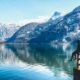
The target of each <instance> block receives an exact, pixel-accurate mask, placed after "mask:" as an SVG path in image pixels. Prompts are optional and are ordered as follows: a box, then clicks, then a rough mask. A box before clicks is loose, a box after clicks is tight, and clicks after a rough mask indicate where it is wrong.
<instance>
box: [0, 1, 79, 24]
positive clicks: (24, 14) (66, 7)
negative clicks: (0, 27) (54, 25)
mask: <svg viewBox="0 0 80 80" xmlns="http://www.w3.org/2000/svg"><path fill="white" fill-rule="evenodd" d="M79 5H80V0H0V22H3V23H21V22H22V23H25V22H29V21H43V20H46V19H48V18H49V17H51V16H52V15H53V13H54V12H55V11H58V12H61V13H62V14H66V13H68V12H70V11H72V10H73V9H74V8H76V7H77V6H79Z"/></svg>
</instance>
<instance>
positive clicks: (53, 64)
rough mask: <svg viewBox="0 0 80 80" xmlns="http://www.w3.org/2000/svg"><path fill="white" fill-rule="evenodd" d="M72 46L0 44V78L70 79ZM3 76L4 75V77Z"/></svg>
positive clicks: (9, 79)
mask: <svg viewBox="0 0 80 80" xmlns="http://www.w3.org/2000/svg"><path fill="white" fill-rule="evenodd" d="M73 49H74V47H72V46H68V47H65V46H64V47H63V46H57V47H52V46H49V45H47V44H46V45H37V46H36V45H27V44H25V45H24V44H14V45H13V44H12V45H10V44H7V45H0V65H1V67H0V78H1V79H0V80H5V79H6V80H22V79H23V80H55V79H57V80H72V70H73V67H74V63H73V62H70V61H69V59H70V56H71V53H72V51H73ZM4 76H5V77H4Z"/></svg>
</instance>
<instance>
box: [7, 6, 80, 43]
mask: <svg viewBox="0 0 80 80" xmlns="http://www.w3.org/2000/svg"><path fill="white" fill-rule="evenodd" d="M56 15H57V16H58V17H57V18H56V19H53V17H51V18H50V19H49V20H48V21H46V22H44V23H29V24H27V25H24V26H22V27H21V28H20V29H19V30H17V31H16V32H15V33H14V34H13V35H12V36H11V38H9V39H8V40H7V41H6V42H11V43H57V42H74V41H75V40H78V39H79V38H80V6H78V7H76V8H75V9H74V10H73V11H71V12H70V13H68V14H66V15H65V16H61V15H60V14H59V13H58V14H56Z"/></svg>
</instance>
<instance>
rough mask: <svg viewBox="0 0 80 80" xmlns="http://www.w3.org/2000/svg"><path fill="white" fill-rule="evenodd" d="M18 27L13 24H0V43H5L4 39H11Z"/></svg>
mask: <svg viewBox="0 0 80 80" xmlns="http://www.w3.org/2000/svg"><path fill="white" fill-rule="evenodd" d="M19 27H20V26H17V25H15V24H7V25H6V24H2V23H0V42H2V41H5V39H7V38H9V37H11V36H12V35H13V34H14V33H15V32H16V31H17V30H18V29H19Z"/></svg>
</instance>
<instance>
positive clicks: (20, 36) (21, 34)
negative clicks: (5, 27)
mask: <svg viewBox="0 0 80 80" xmlns="http://www.w3.org/2000/svg"><path fill="white" fill-rule="evenodd" d="M37 25H38V23H29V24H27V25H24V26H22V27H21V28H20V29H19V30H18V31H17V32H15V34H14V35H13V36H12V37H11V38H10V39H9V40H8V41H7V42H10V41H11V42H18V43H19V42H22V43H23V42H26V41H28V40H29V39H30V37H31V36H30V33H31V32H32V31H33V30H34V29H35V27H36V26H37Z"/></svg>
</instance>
